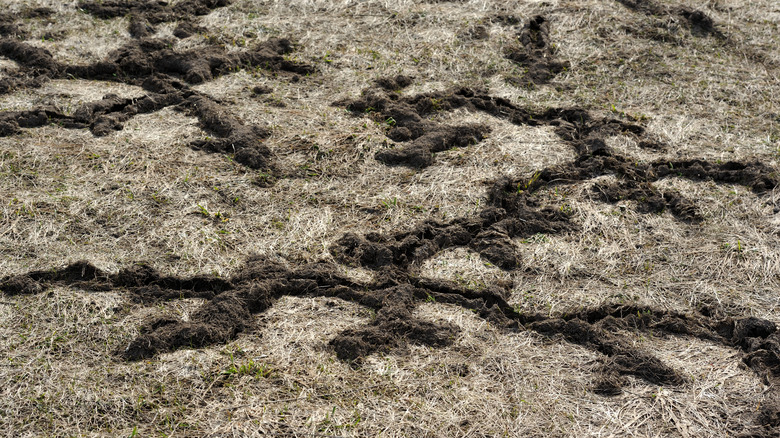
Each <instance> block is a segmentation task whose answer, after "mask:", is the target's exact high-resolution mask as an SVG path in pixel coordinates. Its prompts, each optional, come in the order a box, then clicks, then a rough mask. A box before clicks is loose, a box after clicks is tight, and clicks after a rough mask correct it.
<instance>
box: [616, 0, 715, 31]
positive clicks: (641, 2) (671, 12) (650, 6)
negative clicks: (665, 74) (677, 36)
mask: <svg viewBox="0 0 780 438" xmlns="http://www.w3.org/2000/svg"><path fill="white" fill-rule="evenodd" d="M617 1H618V2H619V3H620V4H622V5H624V6H625V7H627V8H629V9H631V10H633V11H636V12H640V13H643V14H645V15H648V16H651V17H659V18H662V17H665V18H666V19H658V20H656V21H654V27H656V28H657V29H663V30H667V31H668V30H669V29H670V27H671V26H681V27H684V28H686V29H688V30H689V31H690V32H691V34H692V35H693V36H699V37H706V36H713V37H716V38H719V39H724V38H726V36H725V35H724V34H723V33H722V32H721V31H720V30H718V29H717V27H716V26H715V22H714V21H713V20H712V18H711V17H710V16H708V15H707V14H705V13H704V12H702V11H700V10H698V9H691V8H689V7H686V6H674V7H672V6H666V5H662V4H659V3H656V2H655V1H653V0H617ZM670 18H671V19H670ZM648 34H649V35H651V36H653V35H654V36H655V37H653V39H666V38H668V37H670V35H669V33H668V32H658V31H655V32H653V31H650V32H648ZM664 35H666V37H664Z"/></svg>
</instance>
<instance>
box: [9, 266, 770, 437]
mask: <svg viewBox="0 0 780 438" xmlns="http://www.w3.org/2000/svg"><path fill="white" fill-rule="evenodd" d="M334 272H338V269H337V268H336V267H335V266H332V265H329V264H326V263H315V264H310V265H305V266H302V267H300V268H298V269H295V270H287V269H285V268H284V267H282V266H281V265H280V264H277V263H274V262H272V261H269V260H267V259H264V258H253V259H250V260H248V261H247V264H246V266H245V268H244V269H243V270H242V272H241V273H240V274H239V275H237V276H236V277H234V278H232V279H230V280H224V279H219V278H214V277H209V276H197V277H192V278H175V277H165V276H162V275H160V274H159V273H157V272H156V271H155V270H153V269H151V268H149V267H148V266H144V265H138V266H135V267H132V268H129V269H125V270H122V271H120V272H119V273H117V274H106V273H104V272H102V271H101V270H99V269H97V268H95V267H94V266H92V265H91V264H89V263H87V262H78V263H75V264H73V265H70V266H67V267H65V268H63V269H58V270H49V271H35V272H30V273H28V274H26V275H22V276H16V277H12V278H6V279H4V280H3V281H2V282H0V289H2V290H3V292H5V293H6V294H30V293H40V292H42V291H44V290H45V289H46V288H48V287H50V286H52V285H55V284H63V285H70V286H72V287H78V288H83V289H87V290H112V289H116V288H121V289H123V290H127V291H128V292H129V293H130V297H131V299H132V300H134V301H137V302H141V303H144V304H154V303H156V302H158V301H160V300H171V299H177V298H192V297H197V298H203V299H206V300H207V302H206V303H205V304H204V305H203V306H202V307H201V308H200V309H199V310H198V311H196V312H195V313H194V314H193V315H192V316H191V317H190V319H189V321H178V320H175V319H170V318H162V319H160V318H158V319H155V320H151V321H148V322H147V323H145V324H144V327H143V330H142V333H141V335H139V337H138V338H137V339H135V340H134V341H133V342H131V344H130V345H129V346H128V347H127V349H125V350H124V351H122V352H121V355H122V356H123V357H124V358H126V359H129V360H136V359H142V358H146V357H150V356H153V355H154V354H157V353H159V352H165V351H172V350H175V349H178V348H182V347H186V348H197V347H202V346H207V345H212V344H215V343H224V342H227V341H229V340H230V339H233V338H235V336H237V335H238V334H239V333H241V332H242V331H245V330H248V329H250V328H251V327H252V323H251V320H252V317H251V315H252V314H256V313H260V312H263V311H265V310H266V309H268V308H269V307H270V306H272V305H273V303H274V302H275V301H276V299H278V298H279V297H282V296H286V295H287V296H327V297H336V298H340V299H344V300H348V301H352V302H355V303H358V304H361V305H363V306H366V307H369V308H371V309H373V310H374V311H375V315H376V316H375V318H372V320H371V321H370V322H369V323H368V324H367V325H366V326H364V327H359V328H351V329H347V330H345V331H344V332H342V333H340V334H339V335H338V336H336V337H335V338H334V339H333V340H332V341H331V343H330V344H331V346H332V347H333V349H334V352H335V353H336V355H337V356H338V357H339V358H340V359H342V360H347V361H352V362H354V363H355V364H359V363H360V361H361V359H362V358H363V357H365V356H366V355H368V354H371V353H373V352H377V351H383V352H387V351H398V350H399V349H401V350H402V349H403V348H405V346H406V345H408V344H409V343H416V344H422V345H428V346H432V347H437V346H445V345H448V344H450V343H452V342H453V340H454V338H455V336H457V332H458V330H457V327H455V326H451V325H446V324H433V323H430V322H427V321H421V320H418V319H416V318H415V317H414V316H413V311H414V309H415V308H416V306H417V305H419V304H420V303H423V302H426V301H436V302H440V303H448V304H454V305H458V306H462V307H464V308H468V309H471V310H473V311H474V312H476V313H477V314H478V315H479V316H481V317H483V318H485V319H487V320H489V321H490V322H491V323H493V324H495V325H496V326H497V327H500V328H504V329H506V330H508V331H517V330H524V329H529V330H534V331H536V332H538V333H540V334H543V335H546V336H549V337H551V338H560V339H561V340H564V341H566V342H571V343H574V344H577V345H581V346H583V347H586V348H589V349H591V350H593V351H597V352H599V353H601V354H602V355H603V356H604V358H605V360H604V361H603V363H602V366H601V368H600V371H599V373H598V375H597V376H596V378H595V380H594V390H596V391H597V392H599V393H602V394H605V395H610V394H616V393H619V392H620V386H621V384H622V383H623V382H624V377H623V376H629V375H630V376H635V377H638V378H641V379H643V380H646V381H648V382H650V383H653V384H657V385H669V386H675V385H680V384H683V383H685V382H686V378H685V377H684V376H682V375H681V374H680V373H679V372H677V371H676V370H674V369H673V368H671V367H669V366H668V365H666V364H664V363H663V362H662V361H661V360H660V359H658V358H657V357H655V356H654V355H652V353H650V352H647V351H643V350H640V349H638V348H637V347H636V346H635V345H634V344H633V343H631V342H628V341H626V337H625V336H624V335H622V334H623V333H625V332H652V333H653V334H654V335H655V336H663V335H675V336H692V337H696V338H699V339H703V340H706V341H710V342H715V343H718V344H722V345H727V346H731V347H734V348H736V349H738V350H740V351H742V352H743V353H744V356H743V360H744V361H745V363H746V364H748V365H749V366H750V367H751V368H753V369H754V370H756V372H758V373H759V374H761V375H762V376H764V378H765V379H767V381H768V382H776V381H777V379H778V376H780V338H779V337H778V336H780V335H778V333H779V332H778V330H777V327H776V326H775V324H774V323H772V322H770V321H766V320H762V319H759V318H755V317H748V318H742V319H733V318H729V317H723V316H719V315H718V313H717V312H712V311H708V312H706V314H696V315H686V314H678V313H674V312H667V311H660V310H657V309H652V308H645V307H636V306H622V305H616V306H603V307H599V308H595V309H590V310H583V311H581V312H579V313H576V314H569V315H560V316H553V317H549V316H546V315H541V314H522V313H517V312H516V311H515V310H514V309H513V308H512V307H511V306H509V305H508V303H507V302H506V299H505V297H506V296H507V294H508V290H507V289H505V288H502V287H498V286H492V287H489V288H487V289H485V290H481V291H477V290H469V289H464V288H462V287H460V286H458V285H456V284H454V283H451V282H447V281H440V280H433V279H426V278H420V277H418V276H416V275H411V276H410V275H409V274H408V273H409V272H410V271H408V270H406V269H403V268H401V267H400V266H398V265H392V266H390V267H385V268H383V269H382V270H381V271H380V272H379V276H378V280H377V281H376V282H374V283H371V284H357V283H354V282H352V281H350V280H349V279H346V278H344V277H341V276H339V275H337V274H334ZM762 415H763V417H762V418H764V417H766V418H765V420H766V421H768V422H770V423H771V422H772V421H774V420H773V418H774V417H773V415H776V411H772V412H766V413H764V414H762ZM772 427H775V426H772Z"/></svg>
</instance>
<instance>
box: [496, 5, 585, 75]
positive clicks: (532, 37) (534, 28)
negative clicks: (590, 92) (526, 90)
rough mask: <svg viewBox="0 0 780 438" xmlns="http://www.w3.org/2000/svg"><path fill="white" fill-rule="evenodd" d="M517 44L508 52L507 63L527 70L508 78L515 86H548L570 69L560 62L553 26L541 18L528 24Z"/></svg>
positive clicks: (508, 49)
mask: <svg viewBox="0 0 780 438" xmlns="http://www.w3.org/2000/svg"><path fill="white" fill-rule="evenodd" d="M517 42H518V44H516V45H512V46H509V47H508V48H507V49H506V50H505V55H506V57H507V59H510V60H512V61H514V62H516V63H517V64H518V65H519V66H520V67H522V68H523V69H524V70H525V71H524V73H523V74H521V75H518V76H513V77H510V78H508V79H509V81H510V82H511V83H513V84H515V85H519V86H527V85H532V86H533V85H539V84H546V83H548V82H550V81H551V80H552V79H553V78H554V77H555V76H557V75H558V74H559V73H560V72H562V71H564V70H565V69H567V68H569V67H570V64H569V62H568V61H559V60H558V59H557V57H556V55H555V49H554V46H553V44H552V43H550V22H549V21H548V20H547V19H546V18H545V17H543V16H541V15H537V16H534V17H532V18H531V19H530V20H528V22H527V23H526V24H525V25H524V26H523V27H522V28H521V29H520V32H519V33H518V35H517Z"/></svg>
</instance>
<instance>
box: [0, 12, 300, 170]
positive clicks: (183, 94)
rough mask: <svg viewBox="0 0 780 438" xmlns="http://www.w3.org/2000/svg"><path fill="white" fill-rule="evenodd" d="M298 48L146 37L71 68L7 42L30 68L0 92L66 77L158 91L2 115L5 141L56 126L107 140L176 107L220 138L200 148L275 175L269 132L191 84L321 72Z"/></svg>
mask: <svg viewBox="0 0 780 438" xmlns="http://www.w3.org/2000/svg"><path fill="white" fill-rule="evenodd" d="M190 3H192V2H190ZM180 4H182V3H179V4H177V5H180ZM209 4H212V3H209ZM109 6H111V5H109ZM111 7H119V6H117V5H113V6H111ZM292 50H293V44H292V42H291V41H290V40H287V39H278V38H272V39H269V40H267V41H265V42H263V43H261V44H259V45H257V46H256V47H255V48H254V49H252V50H246V51H243V52H233V53H227V52H226V51H225V49H224V48H218V47H207V48H201V49H193V50H189V51H186V52H180V53H179V52H174V51H172V50H171V49H170V48H169V44H168V42H166V41H165V40H158V39H142V40H140V41H137V42H132V43H130V44H127V45H125V46H124V47H122V48H120V49H118V50H116V51H115V52H113V53H112V54H111V55H110V56H109V57H108V59H107V60H105V61H102V62H99V63H96V64H92V65H85V66H84V65H64V64H61V63H59V62H57V61H55V60H54V58H53V56H52V55H51V53H49V52H48V51H47V50H45V49H41V48H37V47H33V46H30V45H28V44H26V43H23V42H19V41H14V40H9V39H4V40H0V55H3V56H6V57H8V58H9V59H12V60H15V61H16V62H18V63H19V64H20V65H22V67H23V69H22V70H23V71H22V72H20V73H18V74H17V76H16V77H11V78H4V79H2V80H0V92H3V91H7V92H8V91H11V90H14V89H17V88H19V87H22V86H40V85H41V83H42V81H45V80H47V79H48V78H65V77H78V78H85V79H96V80H109V81H121V82H125V83H129V84H134V85H140V86H142V87H143V88H145V89H146V90H147V91H150V92H151V94H149V95H146V96H143V97H141V98H138V99H123V98H119V97H118V96H115V95H106V96H105V97H104V98H103V99H102V100H99V101H96V102H90V103H87V104H84V105H82V106H81V107H79V108H78V109H77V110H76V111H75V112H74V113H73V114H72V115H66V114H63V113H62V112H61V111H59V110H57V109H55V108H48V107H47V108H37V109H33V110H30V111H12V112H4V113H3V114H1V115H0V136H11V135H15V134H18V133H19V132H20V131H21V129H22V128H36V127H41V126H45V125H48V124H50V123H56V124H58V125H59V126H62V127H64V128H69V129H82V128H86V127H88V128H89V129H90V131H91V132H92V133H93V134H94V135H96V136H106V135H109V134H111V133H112V132H114V131H119V130H122V129H123V126H124V125H123V124H124V123H125V122H127V121H128V120H129V119H130V118H131V117H133V116H135V115H137V114H144V113H151V112H155V111H159V110H161V109H163V108H167V107H171V106H173V107H174V108H176V109H177V110H181V111H186V112H187V113H189V114H191V115H193V116H195V117H197V118H198V120H199V122H200V125H201V127H202V128H203V129H204V130H205V131H206V132H208V133H209V134H211V135H213V136H215V137H216V138H214V139H209V140H199V141H195V142H193V143H192V144H191V146H192V147H193V148H194V149H198V150H205V151H209V152H216V153H230V154H235V160H236V161H237V162H239V163H241V164H243V165H245V166H247V167H250V168H252V169H261V170H264V171H269V172H273V171H274V169H275V163H274V158H273V154H272V152H271V151H270V149H268V147H267V146H265V145H264V144H263V143H262V141H263V140H264V139H265V138H267V137H268V136H269V135H270V131H269V130H268V129H267V128H265V127H261V126H256V125H255V126H247V125H245V124H244V123H242V122H241V121H239V120H238V119H236V118H235V117H234V116H232V115H230V112H229V111H227V109H226V108H224V107H222V106H221V105H219V104H217V103H216V102H214V101H213V100H211V99H210V98H209V97H208V96H206V95H203V94H201V93H197V92H195V91H194V90H192V89H191V88H190V87H189V85H188V84H199V83H203V82H205V81H209V80H212V79H213V78H215V77H217V76H220V75H223V74H228V73H230V72H233V71H236V69H238V68H240V67H259V68H264V69H266V70H270V71H286V72H290V73H298V74H309V73H312V72H314V68H313V67H311V66H309V65H306V64H300V63H296V62H293V61H290V60H287V59H286V58H285V57H284V55H285V54H287V53H289V52H290V51H292ZM177 78H180V80H179V79H177ZM182 81H183V82H182Z"/></svg>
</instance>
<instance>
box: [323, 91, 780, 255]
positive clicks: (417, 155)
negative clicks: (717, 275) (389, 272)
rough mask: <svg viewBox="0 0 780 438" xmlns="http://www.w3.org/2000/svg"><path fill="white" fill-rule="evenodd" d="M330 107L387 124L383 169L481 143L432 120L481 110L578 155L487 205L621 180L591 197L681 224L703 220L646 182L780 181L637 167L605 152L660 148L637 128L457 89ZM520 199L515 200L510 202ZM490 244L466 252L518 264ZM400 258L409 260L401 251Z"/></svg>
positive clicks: (683, 163) (703, 169)
mask: <svg viewBox="0 0 780 438" xmlns="http://www.w3.org/2000/svg"><path fill="white" fill-rule="evenodd" d="M378 83H379V84H390V85H389V86H390V88H395V87H396V82H395V81H394V79H392V78H390V79H384V80H380V81H378ZM335 105H339V106H341V105H343V106H345V107H346V108H347V109H348V110H349V111H351V112H353V113H354V114H356V115H367V116H369V117H371V118H373V119H374V120H375V121H378V122H382V123H385V124H386V125H387V136H388V138H389V139H391V140H394V141H396V142H398V143H399V144H400V145H401V147H396V148H390V149H388V150H385V151H381V152H379V153H377V155H376V159H377V160H378V161H380V162H383V163H385V164H388V165H404V166H408V167H417V168H422V167H427V166H430V165H431V164H433V162H434V155H433V154H434V153H435V152H440V151H444V150H447V149H450V148H453V147H466V146H468V145H470V144H473V143H478V142H480V141H481V140H482V139H483V137H484V135H486V134H487V133H488V132H489V127H487V126H483V125H476V126H475V125H461V126H448V125H444V124H441V123H437V122H435V121H432V120H431V115H433V114H436V113H440V112H446V111H452V110H455V109H463V110H467V111H474V112H476V111H480V112H485V113H487V114H490V115H493V116H495V117H499V118H502V119H506V120H509V121H510V122H512V123H515V124H519V125H530V126H539V125H551V126H554V127H555V133H556V134H557V135H558V136H559V137H560V138H561V140H563V141H565V142H566V143H568V144H569V145H570V146H571V147H572V148H573V150H574V151H575V152H576V154H577V155H578V158H577V159H575V160H574V161H573V162H570V163H565V164H561V165H557V166H553V167H550V168H547V169H542V170H540V171H538V172H535V173H534V175H532V176H531V177H529V178H521V179H519V180H512V179H506V180H503V181H500V182H499V183H498V184H497V186H496V187H497V188H496V189H494V190H493V192H492V193H493V196H494V199H497V198H496V193H498V192H503V193H513V192H518V193H521V192H524V193H525V194H524V195H523V196H519V197H515V198H511V199H514V200H515V201H513V202H520V203H526V204H527V199H528V194H529V193H533V192H534V191H535V190H537V189H539V188H541V187H545V186H549V185H551V184H557V185H560V184H572V183H577V182H583V181H587V180H589V179H592V178H596V177H598V176H602V175H615V176H617V177H619V178H620V182H619V183H617V184H611V185H604V184H597V185H596V186H594V189H593V190H594V194H595V195H596V199H599V200H602V201H604V202H610V203H615V202H618V201H621V200H631V201H634V202H636V203H637V209H638V211H640V212H643V213H662V212H664V211H669V212H671V213H672V214H673V215H674V216H675V217H677V218H679V219H681V220H684V221H690V222H699V221H701V220H702V219H703V218H702V217H701V216H700V214H699V212H698V209H697V208H696V205H695V203H693V202H692V201H691V200H688V199H686V198H685V197H684V196H683V195H681V194H679V193H675V192H664V191H660V190H658V189H656V188H655V187H654V186H653V185H652V183H653V182H655V181H658V180H659V179H662V178H666V177H680V178H686V179H690V180H712V181H715V182H718V183H725V184H741V185H744V186H746V187H749V188H750V189H751V190H753V191H754V192H755V193H759V194H761V193H765V192H767V191H769V190H772V189H773V188H774V187H776V186H777V185H778V183H779V182H780V180H779V179H778V174H777V172H776V171H775V170H774V169H772V168H770V167H768V166H766V165H765V164H763V163H761V162H758V161H752V162H734V161H731V162H726V163H712V162H708V161H705V160H698V159H692V160H679V159H673V160H658V161H657V162H653V163H640V162H639V161H638V160H636V159H633V158H631V157H627V156H623V155H620V154H618V153H616V152H614V151H612V150H610V149H609V148H608V147H607V144H606V138H607V137H608V136H611V135H618V134H622V135H629V136H632V137H634V138H635V139H636V140H637V142H638V144H639V145H640V146H642V147H643V148H645V149H653V150H656V151H663V150H665V149H666V146H665V145H664V144H663V143H662V142H660V141H658V140H657V139H654V138H651V137H648V136H647V135H646V133H645V129H644V128H643V127H642V126H641V125H637V124H632V123H626V122H623V121H621V120H617V119H612V118H608V117H604V118H599V117H594V116H593V115H592V114H591V113H590V112H588V111H587V110H585V109H582V108H552V109H548V110H544V111H534V110H531V109H526V108H520V107H517V106H516V105H514V104H512V103H511V102H509V101H507V100H505V99H502V98H496V97H492V96H490V95H488V94H486V93H485V92H484V91H482V90H473V89H468V88H461V89H456V90H451V91H444V92H434V93H425V94H419V95H415V96H401V95H399V94H398V93H395V92H394V93H386V92H384V91H382V90H380V89H367V90H364V91H363V95H362V96H361V97H360V98H358V99H355V100H348V101H341V102H336V103H335ZM503 199H504V201H506V199H510V198H507V197H506V196H503ZM520 199H522V201H517V200H520ZM495 206H496V207H500V208H506V205H503V204H501V203H499V204H495ZM491 225H492V224H491ZM494 228H495V227H494ZM493 234H496V236H498V235H501V236H503V237H505V236H506V233H496V232H495V230H493ZM503 237H502V239H503ZM510 237H511V233H510ZM496 239H497V237H496V238H491V239H488V241H487V242H486V243H484V244H480V243H479V242H480V240H482V239H477V240H475V241H474V242H473V243H472V246H473V247H474V248H475V249H478V250H480V251H481V253H482V254H483V256H486V257H488V256H487V253H488V252H493V253H495V254H494V256H491V257H489V260H490V259H492V260H491V262H494V263H495V264H496V265H498V266H502V267H515V266H517V262H516V261H512V257H511V256H510V255H509V253H508V251H507V250H506V248H507V244H506V243H505V244H500V243H499V242H500V241H501V240H502V239H498V240H496ZM366 248H368V247H366ZM367 251H369V250H368V249H367ZM391 252H392V251H391ZM345 254H346V253H345ZM361 254H362V253H361ZM383 254H384V253H383ZM405 254H406V256H407V257H408V256H409V254H408V251H406V252H405ZM360 257H364V255H361V256H360ZM394 260H395V259H394ZM353 261H354V260H353Z"/></svg>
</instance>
